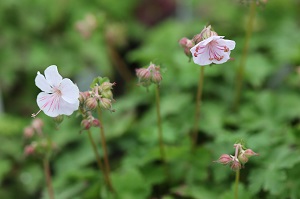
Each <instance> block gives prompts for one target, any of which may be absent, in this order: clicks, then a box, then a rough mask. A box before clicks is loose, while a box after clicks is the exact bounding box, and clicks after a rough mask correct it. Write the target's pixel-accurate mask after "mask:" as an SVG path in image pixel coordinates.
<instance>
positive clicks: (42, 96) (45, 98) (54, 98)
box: [37, 92, 79, 117]
mask: <svg viewBox="0 0 300 199" xmlns="http://www.w3.org/2000/svg"><path fill="white" fill-rule="evenodd" d="M37 104H38V106H39V107H40V109H41V110H42V111H43V112H44V113H45V114H46V115H48V116H50V117H57V116H58V115H71V114H72V113H73V112H74V111H76V110H78V107H79V100H77V101H76V102H75V103H68V102H66V101H65V100H64V99H62V98H61V97H59V96H58V95H55V94H48V93H45V92H41V93H39V95H38V96H37Z"/></svg>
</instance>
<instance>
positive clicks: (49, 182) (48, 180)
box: [43, 157, 54, 199]
mask: <svg viewBox="0 0 300 199" xmlns="http://www.w3.org/2000/svg"><path fill="white" fill-rule="evenodd" d="M43 167H44V174H45V177H46V184H47V189H48V194H49V198H50V199H54V191H53V186H52V180H51V172H50V166H49V159H48V157H45V158H44V159H43Z"/></svg>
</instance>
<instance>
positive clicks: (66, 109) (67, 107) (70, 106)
mask: <svg viewBox="0 0 300 199" xmlns="http://www.w3.org/2000/svg"><path fill="white" fill-rule="evenodd" d="M60 105H61V106H60V110H59V114H60V115H71V114H72V113H73V112H74V111H76V110H78V107H79V100H77V101H76V102H75V103H68V102H66V101H65V100H63V99H62V98H61V100H60Z"/></svg>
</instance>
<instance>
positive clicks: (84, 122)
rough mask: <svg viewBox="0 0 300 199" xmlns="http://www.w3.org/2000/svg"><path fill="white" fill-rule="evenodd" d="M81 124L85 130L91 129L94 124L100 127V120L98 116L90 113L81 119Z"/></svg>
mask: <svg viewBox="0 0 300 199" xmlns="http://www.w3.org/2000/svg"><path fill="white" fill-rule="evenodd" d="M81 126H82V127H83V129H84V130H88V129H90V128H91V127H92V126H94V127H99V126H100V121H99V120H98V119H96V118H94V117H93V116H92V115H89V116H88V117H87V118H86V119H83V120H82V121H81Z"/></svg>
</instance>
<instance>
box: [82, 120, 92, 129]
mask: <svg viewBox="0 0 300 199" xmlns="http://www.w3.org/2000/svg"><path fill="white" fill-rule="evenodd" d="M81 126H82V127H83V129H85V130H88V129H90V128H91V122H90V121H89V120H88V119H84V120H82V121H81Z"/></svg>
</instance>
